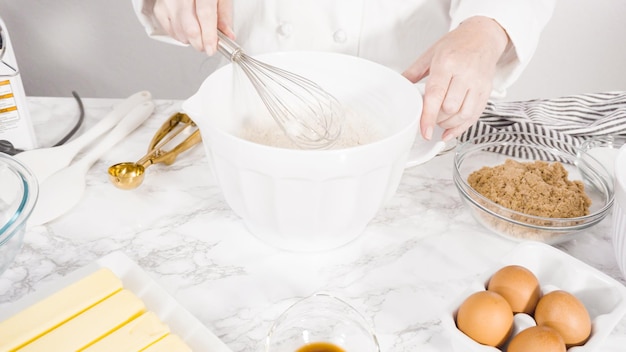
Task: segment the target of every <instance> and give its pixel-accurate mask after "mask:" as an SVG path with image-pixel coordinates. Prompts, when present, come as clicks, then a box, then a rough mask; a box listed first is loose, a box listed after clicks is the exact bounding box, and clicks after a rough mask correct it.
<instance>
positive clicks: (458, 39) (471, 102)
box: [402, 16, 509, 141]
mask: <svg viewBox="0 0 626 352" xmlns="http://www.w3.org/2000/svg"><path fill="white" fill-rule="evenodd" d="M508 41H509V39H508V35H507V34H506V32H505V31H504V29H503V28H502V27H501V26H500V25H499V24H498V23H497V22H496V21H494V20H492V19H490V18H487V17H480V16H477V17H472V18H469V19H467V20H465V21H464V22H463V23H461V24H460V25H459V26H458V27H457V28H456V29H454V30H452V31H450V32H449V33H447V34H446V35H444V36H443V37H442V38H441V39H439V40H438V41H437V42H436V43H435V44H434V45H433V46H431V47H430V48H429V49H428V50H427V51H426V52H424V53H423V54H422V55H421V56H420V57H419V58H418V59H417V60H416V61H415V62H414V63H413V64H412V65H411V66H410V67H409V68H407V69H406V70H405V71H404V72H403V73H402V74H403V75H404V76H405V77H406V78H408V79H409V80H410V81H411V82H413V83H416V82H418V81H420V80H421V79H423V78H424V77H426V76H429V77H428V80H427V81H426V88H425V91H424V106H423V110H422V116H421V120H420V128H421V131H422V136H423V137H424V138H425V139H431V138H432V134H433V129H434V127H435V124H438V125H439V126H440V127H441V128H443V129H444V130H445V131H444V133H443V136H442V138H443V140H444V141H447V140H450V139H452V138H455V137H457V136H459V135H461V134H462V133H463V132H464V131H465V130H467V129H468V128H469V127H470V126H471V125H472V124H473V123H474V122H476V121H477V120H478V118H479V117H480V115H481V113H482V111H483V110H484V108H485V105H486V104H487V100H488V99H489V96H490V94H491V89H492V85H493V78H494V75H495V72H496V64H497V62H498V60H499V59H500V56H502V53H503V52H504V50H505V49H506V46H507V44H508Z"/></svg>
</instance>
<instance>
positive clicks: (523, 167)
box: [467, 159, 591, 218]
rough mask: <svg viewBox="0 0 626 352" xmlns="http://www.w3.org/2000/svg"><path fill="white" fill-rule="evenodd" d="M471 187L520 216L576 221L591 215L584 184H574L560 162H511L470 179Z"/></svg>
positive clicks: (477, 172) (481, 172)
mask: <svg viewBox="0 0 626 352" xmlns="http://www.w3.org/2000/svg"><path fill="white" fill-rule="evenodd" d="M467 181H468V183H469V185H470V186H471V187H472V188H474V189H475V190H476V191H477V192H479V193H480V194H482V195H483V196H485V197H486V198H488V199H490V200H491V201H493V202H495V203H497V204H499V205H501V206H503V207H506V208H509V209H512V210H515V211H518V212H520V213H524V214H528V215H533V216H541V217H549V218H573V217H579V216H584V215H588V214H589V206H590V205H591V199H590V198H589V197H588V196H587V194H586V193H585V186H584V184H583V183H582V182H581V181H570V180H569V179H568V173H567V170H566V169H565V167H563V164H561V163H560V162H553V163H549V162H545V161H534V162H518V161H515V160H512V159H507V160H506V161H505V162H504V164H502V165H498V166H495V167H483V168H481V169H479V170H477V171H474V172H473V173H472V174H470V175H469V177H468V180H467Z"/></svg>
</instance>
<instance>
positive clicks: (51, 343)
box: [18, 289, 146, 352]
mask: <svg viewBox="0 0 626 352" xmlns="http://www.w3.org/2000/svg"><path fill="white" fill-rule="evenodd" d="M145 310H146V307H145V305H144V303H143V302H142V301H141V299H139V298H138V297H137V296H135V295H134V294H133V293H132V292H130V291H128V290H126V289H123V290H121V291H119V292H117V293H115V294H114V295H112V296H111V297H109V298H107V299H105V300H104V301H102V302H100V303H98V304H96V305H95V306H93V307H91V308H89V309H88V310H86V311H84V312H83V313H81V314H79V315H77V316H76V317H74V318H72V319H71V320H69V321H67V322H65V323H64V324H63V325H61V326H59V327H57V328H55V329H54V330H52V331H50V332H48V333H46V334H45V335H43V336H41V337H40V338H38V339H36V340H35V341H33V342H31V343H29V344H27V345H26V346H24V347H22V348H21V349H19V350H18V351H19V352H68V351H78V350H80V349H83V348H85V347H87V346H89V345H90V344H92V343H94V342H96V341H97V340H98V339H100V338H101V337H104V336H106V335H107V334H109V333H111V332H112V331H114V330H115V329H117V328H119V327H121V326H122V325H124V324H126V323H127V322H129V321H130V320H132V319H134V318H136V317H137V316H139V315H141V314H142V313H143V312H144V311H145Z"/></svg>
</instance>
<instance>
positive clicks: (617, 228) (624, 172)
mask: <svg viewBox="0 0 626 352" xmlns="http://www.w3.org/2000/svg"><path fill="white" fill-rule="evenodd" d="M614 202H615V203H614V204H613V229H612V236H613V247H614V249H615V256H616V258H617V263H618V264H619V267H620V269H621V270H622V274H623V275H624V277H626V144H624V145H623V146H622V147H621V148H620V149H619V153H618V154H617V158H616V159H615V201H614Z"/></svg>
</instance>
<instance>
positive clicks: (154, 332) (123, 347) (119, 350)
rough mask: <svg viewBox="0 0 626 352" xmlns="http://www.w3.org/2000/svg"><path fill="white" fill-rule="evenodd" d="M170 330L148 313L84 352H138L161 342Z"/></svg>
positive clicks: (152, 314) (154, 315)
mask: <svg viewBox="0 0 626 352" xmlns="http://www.w3.org/2000/svg"><path fill="white" fill-rule="evenodd" d="M169 331H170V329H169V328H168V326H167V325H166V324H164V323H163V322H162V321H161V320H160V319H159V317H158V316H157V315H156V314H154V313H153V312H146V313H144V314H142V315H141V316H139V317H137V318H136V319H134V320H131V321H130V322H128V323H127V324H126V325H124V326H122V327H121V328H119V329H117V330H115V331H113V332H112V333H110V334H109V335H107V336H105V337H104V338H102V339H101V340H99V341H97V342H96V343H94V344H93V345H91V346H89V347H87V348H86V349H84V350H83V352H112V351H115V352H137V351H141V350H142V349H144V348H145V347H147V346H149V345H150V344H152V343H154V342H155V341H157V340H159V339H160V338H162V337H163V336H165V335H167V334H168V333H169Z"/></svg>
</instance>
